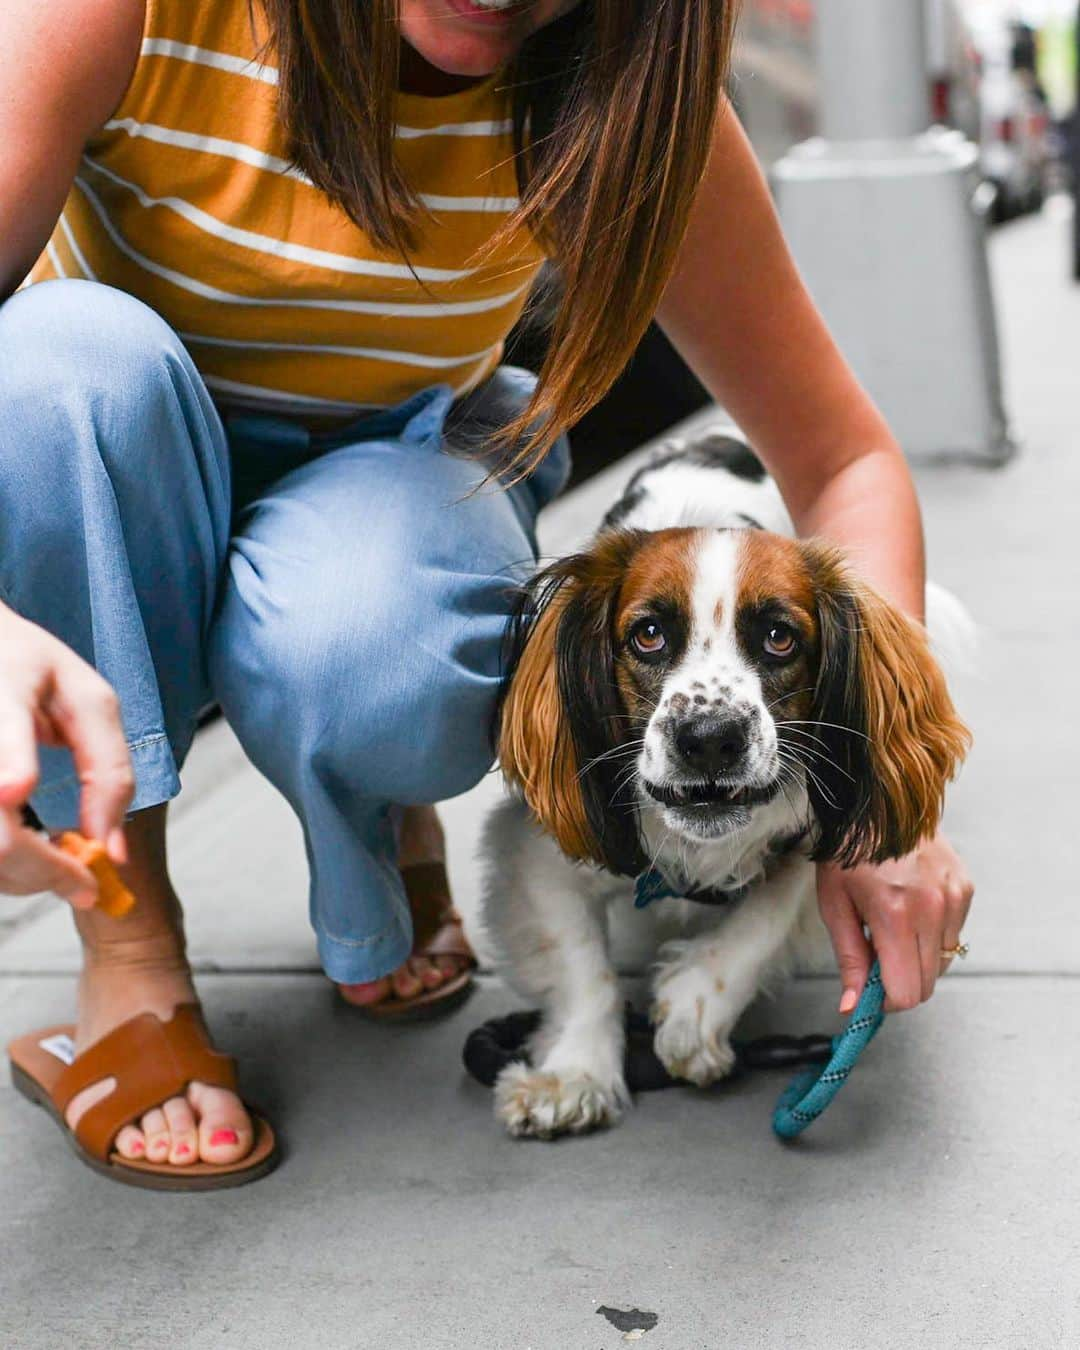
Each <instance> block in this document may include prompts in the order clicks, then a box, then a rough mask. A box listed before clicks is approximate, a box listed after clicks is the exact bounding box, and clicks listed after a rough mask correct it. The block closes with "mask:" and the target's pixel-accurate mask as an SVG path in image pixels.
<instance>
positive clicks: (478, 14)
mask: <svg viewBox="0 0 1080 1350" xmlns="http://www.w3.org/2000/svg"><path fill="white" fill-rule="evenodd" d="M446 3H447V5H449V7H450V8H451V9H452V10H453V11H454V13H455V14H460V15H461V17H462V18H463V19H469V20H471V21H472V22H474V23H481V24H495V25H498V24H505V23H509V22H510V21H511V20H512V19H516V18H517V17H518V16H519V15H520V14H521V12H522V10H524V9H527V8H528V6H529V4H530V3H531V0H524V3H521V4H516V5H508V6H507V7H506V8H505V9H481V8H480V7H479V5H474V4H471V3H470V0H446Z"/></svg>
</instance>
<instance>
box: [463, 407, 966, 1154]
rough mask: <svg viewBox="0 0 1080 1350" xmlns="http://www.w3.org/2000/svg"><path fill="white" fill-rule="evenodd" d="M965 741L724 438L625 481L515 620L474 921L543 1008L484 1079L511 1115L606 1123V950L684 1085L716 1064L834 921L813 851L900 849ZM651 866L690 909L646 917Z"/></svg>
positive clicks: (902, 647) (526, 1123)
mask: <svg viewBox="0 0 1080 1350" xmlns="http://www.w3.org/2000/svg"><path fill="white" fill-rule="evenodd" d="M965 744H966V733H965V731H964V728H963V726H962V724H961V723H960V722H959V721H958V719H957V718H956V715H955V712H954V710H953V708H952V705H951V703H950V700H949V696H948V693H947V691H946V688H945V683H944V679H943V677H942V674H941V671H940V670H939V668H938V666H937V664H936V662H935V661H934V659H933V657H932V656H931V655H930V652H929V648H928V644H927V640H926V635H925V633H924V632H923V630H922V629H921V628H920V627H919V626H918V625H915V624H913V623H911V622H910V621H908V620H907V619H905V618H904V617H903V616H902V615H900V614H899V613H898V612H897V611H895V610H894V609H892V608H891V607H890V606H889V605H887V604H886V603H885V602H884V601H882V600H881V599H880V598H879V597H877V596H876V595H874V594H873V593H872V592H870V591H869V590H868V589H867V588H866V587H864V586H862V585H861V584H860V583H859V582H857V580H856V579H855V578H854V577H853V575H852V574H851V573H849V572H848V570H847V569H846V567H845V566H844V563H843V561H842V559H841V558H840V557H839V556H838V555H837V554H836V552H835V551H834V550H832V549H829V548H827V547H824V546H822V545H821V544H816V543H812V542H811V543H800V542H796V541H795V540H794V539H792V538H791V522H790V519H789V517H788V514H787V512H786V510H785V509H784V506H783V502H782V501H781V499H780V495H779V493H778V491H777V489H776V486H775V484H774V483H773V482H772V480H771V479H770V478H768V476H767V475H766V474H765V473H764V471H763V469H762V468H761V465H760V464H759V463H758V461H757V460H756V458H755V457H754V456H753V454H752V453H751V452H750V450H749V449H748V448H747V446H746V445H745V444H744V443H743V442H742V441H741V440H740V439H739V438H738V436H737V435H736V434H734V433H732V434H726V433H725V434H714V435H711V436H707V437H704V438H702V439H700V440H698V441H696V442H694V443H692V444H690V445H687V446H683V447H677V448H674V449H672V450H671V451H669V452H667V453H665V454H663V455H661V456H660V457H659V458H657V459H656V460H654V461H653V462H652V463H651V464H649V465H648V466H647V467H646V468H645V469H643V470H641V471H640V472H639V473H637V474H636V475H635V476H634V477H633V478H632V479H631V480H630V482H629V483H628V485H627V488H626V490H625V492H624V494H623V496H622V498H621V499H620V500H619V501H618V502H617V503H615V505H614V506H613V507H612V509H611V510H610V511H609V512H608V514H607V516H606V517H605V519H604V521H603V522H602V524H601V526H600V529H599V531H598V532H597V535H596V536H595V538H594V540H593V542H592V545H591V546H590V547H589V548H588V549H587V550H585V551H584V552H582V553H579V554H575V555H573V556H572V557H570V558H566V559H562V560H560V561H559V562H557V563H555V564H554V565H553V566H552V567H550V568H548V569H547V570H546V571H545V572H543V573H541V574H540V576H539V577H538V578H537V579H536V581H535V583H534V585H533V586H532V588H531V590H530V592H529V594H528V596H527V597H526V598H525V603H524V604H523V607H522V613H521V621H520V623H519V624H518V627H517V630H516V636H515V643H514V651H513V654H512V661H511V671H510V676H509V680H508V686H507V692H506V697H505V701H504V705H503V709H502V718H501V732H500V759H501V762H502V767H503V770H504V773H505V774H506V776H507V778H508V780H509V781H510V782H511V784H513V785H514V786H515V787H516V788H517V789H518V790H519V792H520V797H519V798H517V799H515V800H513V801H508V802H507V803H506V804H504V805H503V806H502V807H500V808H499V809H498V810H497V811H496V812H495V813H494V814H493V816H492V818H491V820H490V821H489V823H488V827H487V832H486V841H485V851H486V856H487V860H488V869H489V871H488V877H487V882H486V888H485V919H486V923H487V925H488V927H489V929H490V932H491V934H492V937H493V939H494V941H495V944H496V947H497V950H498V952H499V954H500V957H501V964H502V968H503V972H504V974H505V975H506V977H507V978H508V980H509V981H510V983H511V984H512V985H513V986H514V987H516V988H517V989H518V990H519V991H520V992H521V993H522V994H524V995H525V996H527V997H528V998H530V999H531V1000H534V1001H536V1000H539V1001H540V1002H541V1003H542V1005H543V1009H544V1020H543V1024H542V1027H541V1030H540V1032H539V1033H538V1035H537V1038H536V1041H535V1043H534V1044H533V1046H532V1064H533V1067H526V1066H522V1065H517V1066H512V1067H511V1068H509V1069H508V1070H506V1071H505V1072H504V1073H503V1075H502V1076H501V1078H500V1080H499V1082H498V1084H497V1089H496V1108H497V1111H498V1114H499V1116H500V1118H501V1119H502V1120H503V1121H504V1123H505V1124H506V1125H507V1127H508V1128H509V1129H510V1130H511V1132H512V1133H515V1134H523V1135H529V1134H531V1135H539V1136H543V1137H547V1136H550V1135H554V1134H558V1133H561V1132H564V1131H579V1130H584V1129H589V1128H592V1127H594V1126H597V1125H601V1124H606V1123H612V1122H614V1121H615V1120H616V1119H617V1118H618V1117H619V1115H620V1113H621V1111H622V1109H623V1107H624V1106H625V1104H626V1100H627V1096H626V1089H625V1085H624V1083H623V1078H622V1059H623V1034H622V1003H621V999H620V996H619V992H618V989H617V987H616V980H615V974H614V967H615V963H616V962H617V963H618V964H620V965H621V964H623V963H624V962H625V963H626V964H628V965H633V966H635V967H638V968H641V967H645V966H648V965H650V964H652V963H655V966H654V977H653V995H654V1002H653V1019H654V1022H655V1025H656V1034H655V1048H656V1052H657V1054H658V1056H659V1057H660V1059H661V1060H662V1061H663V1063H664V1064H665V1066H666V1067H667V1068H668V1070H669V1071H670V1072H671V1073H672V1074H673V1075H675V1076H677V1077H681V1078H686V1079H689V1080H690V1081H692V1082H695V1083H699V1084H702V1085H704V1084H707V1083H710V1082H713V1081H715V1080H716V1079H718V1078H720V1077H723V1076H724V1075H725V1074H726V1073H727V1072H729V1070H730V1068H731V1066H732V1063H733V1055H732V1050H731V1046H730V1039H729V1038H730V1035H731V1032H732V1029H733V1027H734V1025H735V1022H736V1021H737V1019H738V1017H739V1016H740V1014H741V1013H742V1011H743V1010H744V1009H745V1008H746V1006H747V1005H748V1004H749V1003H750V1002H751V1001H752V999H753V998H754V996H755V995H756V994H757V993H758V992H759V990H760V989H761V988H762V987H763V985H764V984H766V983H767V981H768V979H769V977H770V975H771V974H773V973H774V972H776V971H777V970H779V969H781V968H783V967H784V966H785V965H786V964H787V963H788V961H789V960H790V958H791V957H792V955H793V954H794V953H795V952H796V950H797V948H798V947H799V946H800V944H804V945H807V946H811V945H812V946H817V945H818V944H820V942H821V939H822V937H823V930H822V929H821V926H820V923H819V921H818V920H817V917H816V906H815V905H814V903H813V901H814V881H815V878H814V868H813V860H814V859H825V858H831V859H838V860H840V861H842V862H844V863H854V862H857V861H860V860H864V859H875V860H880V859H882V858H885V857H894V856H898V855H901V854H903V853H905V852H907V851H908V850H910V849H911V848H912V847H914V846H915V844H916V843H917V841H918V840H919V839H920V838H921V837H923V836H924V835H926V834H927V833H929V832H930V831H932V829H933V828H934V826H935V825H936V823H937V820H938V816H939V814H940V810H941V803H942V795H943V792H944V787H945V783H946V781H947V780H948V778H949V777H951V775H952V773H953V772H954V770H955V768H956V766H957V764H958V762H959V760H960V758H961V757H962V754H963V751H964V748H965ZM643 873H654V874H659V876H660V877H662V878H663V879H664V881H665V882H666V883H667V884H668V885H669V887H670V889H671V890H673V891H674V892H676V894H678V895H680V896H691V897H693V898H690V899H673V898H667V899H662V900H659V901H657V902H656V903H654V904H652V905H650V906H648V907H647V908H645V909H637V908H635V906H634V903H633V901H634V878H636V877H638V876H639V875H642V874H643Z"/></svg>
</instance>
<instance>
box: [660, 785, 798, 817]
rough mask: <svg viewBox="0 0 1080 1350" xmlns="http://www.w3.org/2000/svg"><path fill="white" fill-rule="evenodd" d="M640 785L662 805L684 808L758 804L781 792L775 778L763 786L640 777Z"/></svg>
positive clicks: (677, 808)
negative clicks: (656, 781)
mask: <svg viewBox="0 0 1080 1350" xmlns="http://www.w3.org/2000/svg"><path fill="white" fill-rule="evenodd" d="M641 786H642V787H643V788H644V789H645V791H646V792H647V793H648V794H649V796H650V797H652V798H653V800H654V801H658V802H660V804H661V805H662V806H670V807H674V808H675V809H676V810H687V809H693V808H695V807H696V808H700V807H710V806H711V807H713V808H717V807H719V808H721V809H723V808H725V807H735V806H761V805H763V804H764V803H765V802H769V801H772V799H773V798H774V797H775V796H776V794H777V793H778V792H779V791H780V782H779V780H778V779H777V780H775V781H774V782H772V783H767V784H766V785H765V786H764V787H754V786H750V787H746V786H741V785H740V784H738V783H671V784H660V783H650V782H648V781H647V780H646V779H642V781H641Z"/></svg>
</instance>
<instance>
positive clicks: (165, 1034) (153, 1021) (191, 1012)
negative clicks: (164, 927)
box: [52, 1003, 236, 1161]
mask: <svg viewBox="0 0 1080 1350" xmlns="http://www.w3.org/2000/svg"><path fill="white" fill-rule="evenodd" d="M103 1078H114V1079H115V1080H116V1087H115V1088H114V1089H113V1090H112V1092H110V1093H109V1094H108V1096H106V1097H104V1098H102V1100H101V1101H100V1102H97V1103H96V1104H95V1105H94V1106H91V1107H90V1108H89V1110H87V1111H84V1112H83V1114H82V1115H81V1116H80V1117H79V1123H78V1125H77V1126H76V1127H75V1131H74V1133H75V1138H76V1139H77V1140H78V1141H79V1143H80V1144H81V1145H82V1146H83V1148H85V1149H86V1150H87V1152H89V1153H91V1154H93V1155H94V1157H96V1158H100V1159H101V1160H102V1161H106V1160H107V1159H108V1156H109V1151H110V1149H111V1147H112V1143H113V1140H114V1139H115V1138H116V1136H117V1134H118V1133H119V1131H120V1130H121V1129H122V1128H123V1127H124V1126H125V1125H127V1124H130V1122H131V1121H133V1120H135V1119H137V1118H138V1117H139V1116H141V1115H144V1114H145V1113H146V1112H147V1111H149V1110H150V1109H151V1108H152V1107H155V1106H160V1105H161V1103H162V1102H164V1101H167V1100H168V1099H169V1098H170V1097H180V1096H183V1094H184V1092H185V1091H186V1090H187V1086H188V1084H189V1083H191V1082H196V1081H197V1082H200V1083H208V1084H210V1085H211V1086H213V1087H221V1088H227V1089H228V1090H229V1091H232V1092H235V1091H236V1062H235V1060H233V1059H232V1057H231V1056H229V1055H222V1054H219V1053H218V1052H217V1051H216V1050H215V1049H214V1048H213V1046H212V1045H211V1044H210V1037H209V1034H208V1033H207V1030H206V1024H205V1022H204V1021H203V1017H202V1012H201V1010H200V1008H199V1006H198V1004H196V1003H181V1004H179V1005H178V1006H177V1007H176V1008H175V1009H174V1010H173V1015H172V1017H171V1018H170V1019H169V1021H167V1022H163V1021H162V1020H161V1019H160V1018H159V1017H157V1016H155V1014H154V1013H140V1014H139V1016H138V1017H132V1018H131V1019H130V1020H129V1021H127V1022H124V1023H122V1024H121V1025H120V1026H118V1027H117V1028H116V1029H115V1030H113V1031H111V1032H109V1034H108V1035H107V1036H103V1037H102V1038H101V1040H100V1041H96V1042H95V1043H94V1044H93V1045H92V1046H90V1047H89V1049H87V1050H84V1051H83V1053H82V1054H81V1055H79V1057H78V1058H77V1059H76V1060H75V1061H74V1062H73V1063H72V1064H70V1065H69V1066H68V1067H67V1068H66V1069H65V1070H64V1072H63V1073H62V1074H61V1075H60V1077H59V1079H58V1080H57V1083H56V1086H55V1088H54V1089H53V1093H52V1099H53V1102H54V1104H55V1105H56V1107H57V1109H58V1110H59V1111H60V1112H61V1113H63V1112H64V1111H65V1110H66V1109H67V1107H68V1105H69V1103H70V1102H71V1099H72V1098H73V1097H75V1096H77V1095H78V1093H80V1092H81V1091H82V1090H83V1089H84V1088H87V1087H89V1086H90V1085H91V1084H92V1083H99V1082H101V1080H102V1079H103Z"/></svg>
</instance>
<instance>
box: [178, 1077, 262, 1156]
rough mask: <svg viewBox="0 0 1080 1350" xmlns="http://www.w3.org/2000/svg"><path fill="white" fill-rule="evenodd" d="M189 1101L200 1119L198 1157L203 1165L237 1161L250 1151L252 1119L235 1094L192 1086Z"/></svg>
mask: <svg viewBox="0 0 1080 1350" xmlns="http://www.w3.org/2000/svg"><path fill="white" fill-rule="evenodd" d="M187 1099H188V1102H189V1103H190V1105H191V1107H192V1110H193V1111H194V1112H195V1115H196V1117H197V1118H198V1122H199V1157H200V1158H202V1160H203V1162H208V1163H231V1162H237V1161H238V1160H239V1159H240V1158H243V1157H244V1156H245V1155H246V1154H248V1153H250V1152H251V1144H252V1139H253V1132H252V1127H251V1117H250V1116H249V1115H248V1113H247V1111H245V1110H244V1106H243V1103H242V1102H241V1101H240V1098H239V1097H238V1096H237V1095H236V1093H235V1092H227V1091H226V1090H225V1089H224V1088H217V1087H208V1086H207V1085H206V1084H205V1083H192V1084H190V1086H189V1087H188V1091H187Z"/></svg>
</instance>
